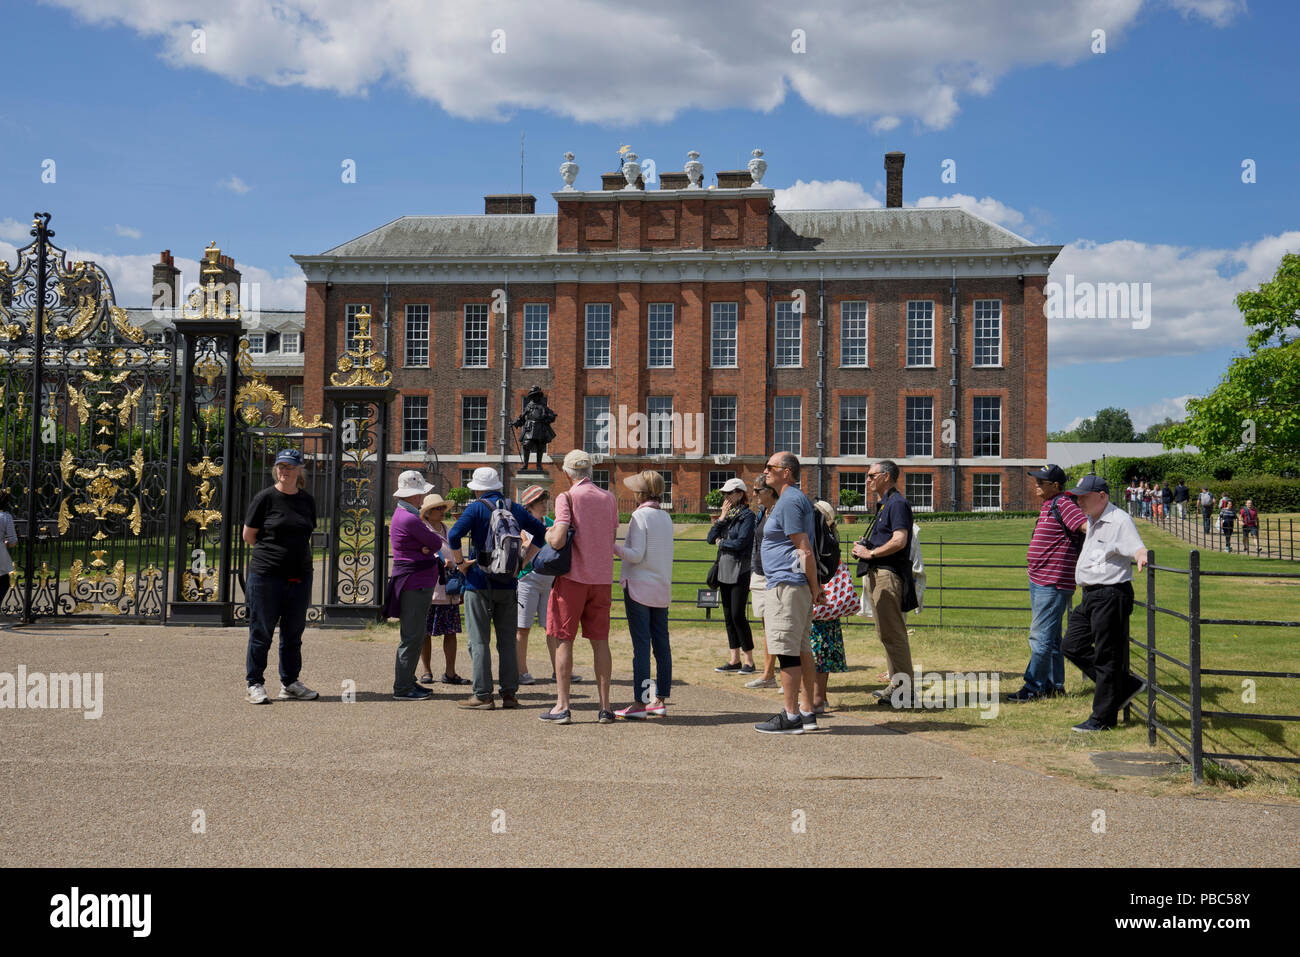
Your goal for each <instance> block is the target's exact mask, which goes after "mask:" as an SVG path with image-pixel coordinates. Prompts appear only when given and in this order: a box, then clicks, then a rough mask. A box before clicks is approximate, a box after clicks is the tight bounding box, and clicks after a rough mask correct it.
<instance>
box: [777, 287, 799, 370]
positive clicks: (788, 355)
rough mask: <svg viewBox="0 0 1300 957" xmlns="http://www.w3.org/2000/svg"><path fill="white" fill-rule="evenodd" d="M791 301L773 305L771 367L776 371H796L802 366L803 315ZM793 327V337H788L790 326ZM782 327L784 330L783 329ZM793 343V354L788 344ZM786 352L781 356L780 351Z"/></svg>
mask: <svg viewBox="0 0 1300 957" xmlns="http://www.w3.org/2000/svg"><path fill="white" fill-rule="evenodd" d="M794 307H795V304H794V302H793V301H791V300H784V299H779V300H777V301H776V302H775V303H774V304H773V309H772V313H773V316H772V322H773V323H774V324H775V330H774V336H775V338H774V339H773V340H772V343H773V349H774V354H773V360H774V362H773V365H774V367H775V368H777V369H798V368H801V367H802V366H803V313H802V312H800V311H798V310H796V309H795V308H794ZM792 325H793V326H794V335H793V336H792V335H790V326H792ZM783 327H784V328H783ZM792 342H793V343H794V349H793V352H790V351H789V344H790V343H792ZM783 348H785V349H786V350H787V351H786V352H785V354H784V355H783V354H782V349H783Z"/></svg>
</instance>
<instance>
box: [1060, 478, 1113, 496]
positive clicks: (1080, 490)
mask: <svg viewBox="0 0 1300 957" xmlns="http://www.w3.org/2000/svg"><path fill="white" fill-rule="evenodd" d="M1065 491H1066V494H1067V495H1083V494H1084V493H1085V492H1105V493H1106V494H1108V495H1109V494H1110V486H1109V485H1107V484H1106V480H1105V479H1104V478H1102V477H1101V476H1100V475H1093V474H1091V473H1089V474H1088V475H1085V476H1084V477H1083V478H1081V479H1079V484H1078V485H1076V486H1075V487H1074V488H1071V489H1066V490H1065Z"/></svg>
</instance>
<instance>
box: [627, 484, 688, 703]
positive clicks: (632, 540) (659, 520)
mask: <svg viewBox="0 0 1300 957" xmlns="http://www.w3.org/2000/svg"><path fill="white" fill-rule="evenodd" d="M623 484H624V485H626V486H627V487H628V488H629V489H631V490H632V492H633V493H634V494H635V495H636V502H637V506H636V509H635V510H634V511H633V512H632V517H631V520H630V521H629V522H628V525H627V537H626V538H625V539H624V541H623V543H622V544H621V545H620V544H619V543H617V542H615V543H614V554H616V555H618V557H619V558H621V559H622V560H623V570H622V574H621V575H620V577H619V584H621V585H622V586H623V603H624V605H625V606H626V608H627V625H628V630H629V631H630V632H631V633H632V688H633V690H634V692H635V694H636V698H637V700H636V701H635V702H633V703H632V704H630V705H628V706H627V707H626V708H622V709H620V710H618V711H615V712H614V713H615V714H616V715H618V716H619V717H620V718H648V717H650V716H651V715H657V716H660V717H663V716H665V715H667V714H668V703H667V702H668V693H669V691H670V690H671V689H672V680H673V657H672V652H671V651H670V650H669V647H668V606H669V604H670V602H671V601H672V595H673V586H672V579H673V520H672V519H671V518H669V517H668V513H667V512H665V511H663V510H662V509H661V508H660V507H659V503H660V500H661V499H662V498H663V494H664V477H663V476H662V475H660V474H659V473H658V472H655V471H652V470H647V471H644V472H641V473H639V474H637V475H632V476H629V477H628V478H625V479H624V480H623ZM651 649H653V650H654V656H655V680H654V684H653V687H652V686H651V682H650V651H651Z"/></svg>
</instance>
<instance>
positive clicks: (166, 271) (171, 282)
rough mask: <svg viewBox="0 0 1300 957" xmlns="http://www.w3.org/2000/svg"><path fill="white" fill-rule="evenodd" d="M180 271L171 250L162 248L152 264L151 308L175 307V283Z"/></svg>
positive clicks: (178, 279)
mask: <svg viewBox="0 0 1300 957" xmlns="http://www.w3.org/2000/svg"><path fill="white" fill-rule="evenodd" d="M180 277H181V271H180V270H179V269H177V268H176V263H175V261H174V260H173V259H172V251H171V250H170V249H164V250H163V251H162V253H161V255H159V257H158V261H157V262H156V263H154V264H153V308H155V309H175V308H176V306H177V305H178V303H177V302H176V285H177V283H178V282H179V281H180Z"/></svg>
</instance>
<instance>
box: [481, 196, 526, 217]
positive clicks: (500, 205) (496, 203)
mask: <svg viewBox="0 0 1300 957" xmlns="http://www.w3.org/2000/svg"><path fill="white" fill-rule="evenodd" d="M483 212H484V213H487V214H488V215H501V214H503V213H526V214H529V215H532V214H534V213H536V212H537V197H536V196H534V195H533V194H532V193H493V194H492V195H490V196H484V197H483Z"/></svg>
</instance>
